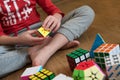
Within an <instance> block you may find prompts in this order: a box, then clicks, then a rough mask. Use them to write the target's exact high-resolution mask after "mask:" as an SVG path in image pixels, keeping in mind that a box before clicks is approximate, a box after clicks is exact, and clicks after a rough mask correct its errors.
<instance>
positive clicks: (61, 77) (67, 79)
mask: <svg viewBox="0 0 120 80" xmlns="http://www.w3.org/2000/svg"><path fill="white" fill-rule="evenodd" d="M52 80H73V78H71V77H68V76H66V75H64V74H59V75H57V76H56V77H55V78H53V79H52Z"/></svg>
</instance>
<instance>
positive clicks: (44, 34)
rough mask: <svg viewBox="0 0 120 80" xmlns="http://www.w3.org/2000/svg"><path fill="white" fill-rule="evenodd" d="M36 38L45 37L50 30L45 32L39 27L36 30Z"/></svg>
mask: <svg viewBox="0 0 120 80" xmlns="http://www.w3.org/2000/svg"><path fill="white" fill-rule="evenodd" d="M36 34H37V35H38V36H43V37H47V36H48V35H49V34H50V30H46V29H44V28H43V27H40V28H39V29H37V33H36Z"/></svg>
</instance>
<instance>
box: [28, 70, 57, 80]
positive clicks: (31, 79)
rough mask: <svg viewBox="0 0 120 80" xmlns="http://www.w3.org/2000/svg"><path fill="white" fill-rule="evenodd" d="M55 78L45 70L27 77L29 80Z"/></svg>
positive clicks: (49, 79)
mask: <svg viewBox="0 0 120 80" xmlns="http://www.w3.org/2000/svg"><path fill="white" fill-rule="evenodd" d="M54 77H55V74H54V73H53V72H51V71H49V70H47V69H42V70H41V71H39V72H37V73H36V74H33V75H31V76H29V80H52V79H53V78H54Z"/></svg>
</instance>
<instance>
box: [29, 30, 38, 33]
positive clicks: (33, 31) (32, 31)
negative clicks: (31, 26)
mask: <svg viewBox="0 0 120 80" xmlns="http://www.w3.org/2000/svg"><path fill="white" fill-rule="evenodd" d="M36 31H37V30H29V31H28V33H29V34H33V33H35V32H36Z"/></svg>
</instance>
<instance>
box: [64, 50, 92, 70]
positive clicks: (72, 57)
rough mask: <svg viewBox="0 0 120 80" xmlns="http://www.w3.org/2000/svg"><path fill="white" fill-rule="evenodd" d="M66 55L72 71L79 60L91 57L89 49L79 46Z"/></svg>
mask: <svg viewBox="0 0 120 80" xmlns="http://www.w3.org/2000/svg"><path fill="white" fill-rule="evenodd" d="M66 56H67V60H68V63H69V66H70V68H71V70H72V71H73V70H74V68H75V67H76V66H77V64H79V63H80V62H83V61H87V60H88V59H91V58H90V53H89V51H87V50H84V49H81V48H78V49H77V50H75V51H73V52H71V53H69V54H67V55H66Z"/></svg>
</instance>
